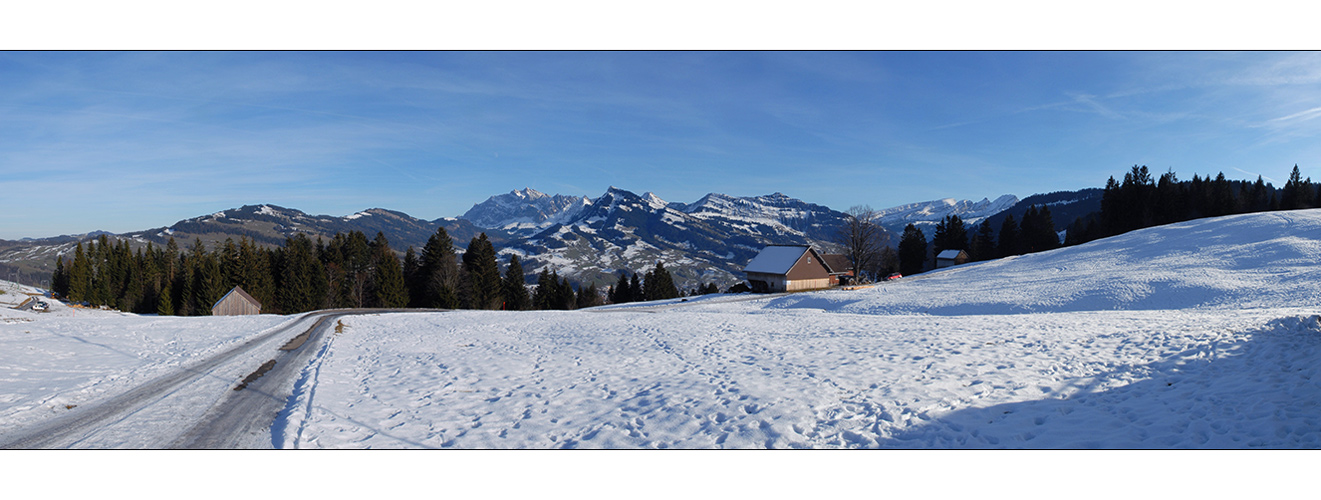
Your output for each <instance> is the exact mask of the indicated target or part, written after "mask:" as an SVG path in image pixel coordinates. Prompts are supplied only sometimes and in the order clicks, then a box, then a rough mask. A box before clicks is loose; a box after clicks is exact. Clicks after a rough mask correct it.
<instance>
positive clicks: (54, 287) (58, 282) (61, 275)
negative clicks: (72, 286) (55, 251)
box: [50, 256, 69, 299]
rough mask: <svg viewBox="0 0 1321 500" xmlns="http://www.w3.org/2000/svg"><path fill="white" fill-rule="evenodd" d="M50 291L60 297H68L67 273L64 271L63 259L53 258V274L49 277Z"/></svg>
mask: <svg viewBox="0 0 1321 500" xmlns="http://www.w3.org/2000/svg"><path fill="white" fill-rule="evenodd" d="M50 291H52V292H54V293H55V294H56V295H59V296H60V297H64V298H66V299H67V298H68V297H69V272H68V271H65V270H64V258H63V257H60V256H56V257H55V272H53V273H51V276H50Z"/></svg>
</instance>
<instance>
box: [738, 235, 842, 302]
mask: <svg viewBox="0 0 1321 500" xmlns="http://www.w3.org/2000/svg"><path fill="white" fill-rule="evenodd" d="M743 272H744V273H746V274H747V275H748V284H749V285H751V286H752V290H753V291H755V292H793V291H797V290H811V289H815V288H828V287H829V286H830V285H831V273H832V271H831V269H830V265H829V264H827V263H826V260H825V259H824V258H822V256H821V254H820V253H817V251H816V250H815V249H813V248H812V247H809V246H799V245H771V246H768V247H766V248H763V249H761V253H759V254H757V256H756V257H755V258H753V259H752V262H749V263H748V265H747V266H746V267H744V268H743Z"/></svg>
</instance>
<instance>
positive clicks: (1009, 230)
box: [995, 214, 1023, 257]
mask: <svg viewBox="0 0 1321 500" xmlns="http://www.w3.org/2000/svg"><path fill="white" fill-rule="evenodd" d="M995 253H996V255H997V256H999V257H1008V256H1010V255H1020V254H1022V253H1023V250H1022V246H1021V245H1020V244H1019V241H1018V221H1015V220H1014V216H1013V214H1010V215H1008V216H1006V217H1005V220H1004V222H1002V223H1000V241H999V243H998V244H997V245H996V252H995Z"/></svg>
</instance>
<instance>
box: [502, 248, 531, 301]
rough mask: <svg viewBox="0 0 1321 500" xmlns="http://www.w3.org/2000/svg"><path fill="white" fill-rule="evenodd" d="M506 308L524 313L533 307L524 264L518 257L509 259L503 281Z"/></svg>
mask: <svg viewBox="0 0 1321 500" xmlns="http://www.w3.org/2000/svg"><path fill="white" fill-rule="evenodd" d="M503 289H504V290H503V294H504V297H505V304H504V308H505V309H506V310H510V311H524V310H527V309H529V308H530V307H531V306H532V299H531V297H528V294H527V281H526V279H525V278H524V277H523V264H522V263H521V262H519V260H518V256H517V255H513V256H510V257H509V268H508V269H505V278H504V281H503Z"/></svg>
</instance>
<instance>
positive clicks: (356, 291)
mask: <svg viewBox="0 0 1321 500" xmlns="http://www.w3.org/2000/svg"><path fill="white" fill-rule="evenodd" d="M340 251H341V255H342V259H343V260H342V261H341V262H343V265H344V276H345V278H344V285H345V286H346V288H347V289H346V291H347V295H348V303H349V306H350V307H363V306H364V305H365V304H367V288H368V286H369V283H370V281H371V274H372V273H371V263H372V249H371V244H370V243H368V242H367V235H365V234H363V233H362V231H350V232H349V234H348V236H347V237H346V238H345V241H344V244H343V247H341V248H340Z"/></svg>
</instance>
